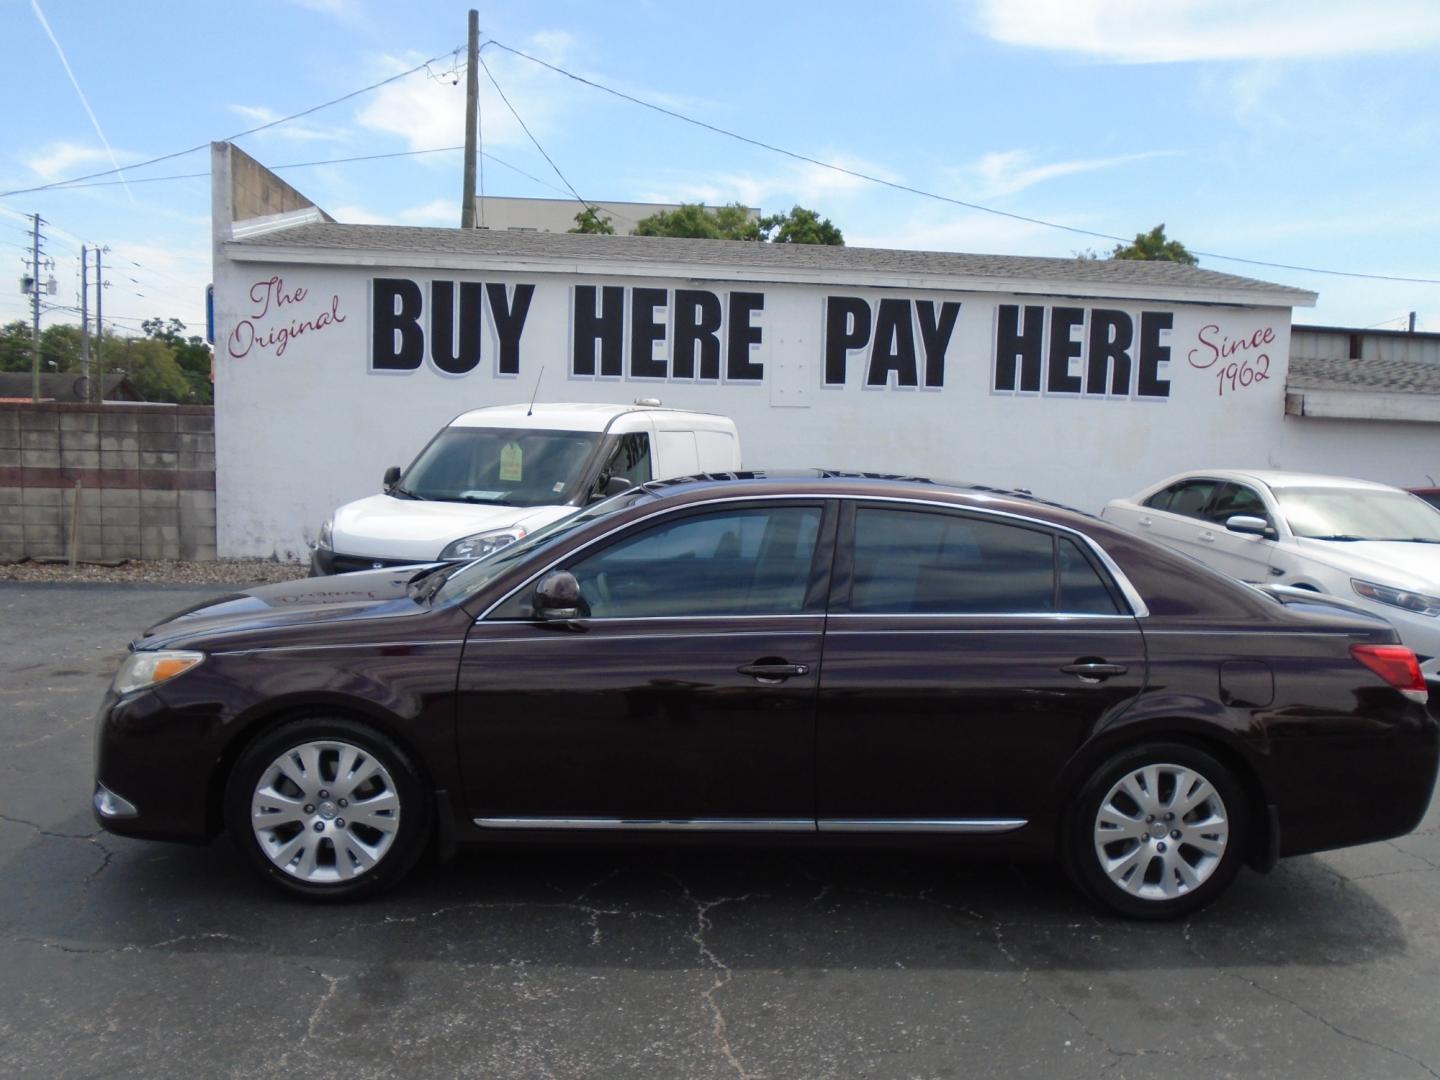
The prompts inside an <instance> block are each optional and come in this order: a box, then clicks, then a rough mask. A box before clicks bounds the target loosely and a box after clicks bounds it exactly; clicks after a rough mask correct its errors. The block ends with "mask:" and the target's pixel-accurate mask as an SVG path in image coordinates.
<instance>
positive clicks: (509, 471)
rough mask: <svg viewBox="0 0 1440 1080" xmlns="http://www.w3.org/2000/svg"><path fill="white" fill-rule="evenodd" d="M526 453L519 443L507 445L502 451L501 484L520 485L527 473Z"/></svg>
mask: <svg viewBox="0 0 1440 1080" xmlns="http://www.w3.org/2000/svg"><path fill="white" fill-rule="evenodd" d="M524 465H525V451H523V450H521V449H520V444H519V443H513V442H512V443H506V444H505V445H504V446H503V447H502V448H501V450H500V482H501V483H502V484H518V483H520V480H521V479H522V476H523V474H524V472H525V467H524Z"/></svg>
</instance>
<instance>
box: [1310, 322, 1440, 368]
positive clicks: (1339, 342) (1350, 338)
mask: <svg viewBox="0 0 1440 1080" xmlns="http://www.w3.org/2000/svg"><path fill="white" fill-rule="evenodd" d="M1290 358H1291V359H1292V360H1407V361H1415V362H1417V363H1424V364H1440V334H1427V333H1416V332H1415V331H1412V330H1376V329H1374V328H1367V329H1354V328H1352V327H1348V326H1294V327H1292V328H1291V331H1290Z"/></svg>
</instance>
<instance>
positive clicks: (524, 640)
mask: <svg viewBox="0 0 1440 1080" xmlns="http://www.w3.org/2000/svg"><path fill="white" fill-rule="evenodd" d="M817 618H819V616H817ZM569 621H570V622H572V623H578V624H581V625H584V624H588V623H590V622H600V621H601V620H599V619H571V620H569ZM609 621H613V622H625V621H626V620H624V619H614V620H609ZM493 625H496V626H515V625H519V626H529V625H531V624H530V623H525V622H511V621H510V620H509V619H506V620H505V621H504V622H500V623H495V624H493ZM755 633H757V634H764V635H765V636H766V637H805V638H818V637H819V636H820V633H821V629H820V627H819V626H816V627H815V629H814V630H757V631H755ZM724 636H725V635H724V634H721V633H713V634H703V633H694V634H684V633H680V634H626V635H625V636H624V638H609V639H607V640H610V641H622V640H623V641H648V640H650V639H652V638H654V639H656V640H659V641H676V640H679V639H681V638H705V639H706V640H707V641H715V640H718V639H721V638H723V637H724ZM732 636H734V637H737V638H739V637H749V636H753V635H752V634H749V633H737V634H734V635H732ZM475 640H476V641H477V642H482V643H484V644H486V645H529V644H531V643H532V642H539V641H569V642H578V641H579V640H580V639H579V638H577V637H576V636H575V635H574V634H549V635H546V634H535V635H526V636H525V637H482V638H477V639H475Z"/></svg>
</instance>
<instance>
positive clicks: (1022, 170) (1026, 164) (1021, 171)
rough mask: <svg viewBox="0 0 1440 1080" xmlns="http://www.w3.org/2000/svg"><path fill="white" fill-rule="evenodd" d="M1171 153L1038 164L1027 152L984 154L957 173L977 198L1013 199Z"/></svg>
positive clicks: (1147, 152) (1163, 152) (1160, 152)
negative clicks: (1039, 186) (1066, 178)
mask: <svg viewBox="0 0 1440 1080" xmlns="http://www.w3.org/2000/svg"><path fill="white" fill-rule="evenodd" d="M1169 153H1170V152H1169V151H1165V150H1150V151H1146V152H1144V153H1139V154H1121V155H1118V156H1116V157H1107V158H1081V159H1077V160H1074V161H1052V162H1048V163H1046V164H1037V163H1035V161H1034V155H1033V154H1031V152H1030V151H1028V150H998V151H994V152H992V153H988V154H984V155H982V156H981V158H980V159H979V160H978V161H976V162H975V163H974V164H972V165H968V166H965V167H963V168H961V169H959V170H958V171H957V179H958V180H959V181H960V183H962V184H963V185H964V186H965V189H966V190H967V191H968V192H971V193H973V194H974V196H975V197H976V198H989V199H993V198H998V197H1000V196H1002V195H1014V194H1015V193H1016V192H1019V191H1024V190H1025V189H1026V188H1028V187H1033V186H1035V185H1036V184H1042V183H1044V182H1045V181H1046V180H1054V179H1056V178H1058V177H1061V176H1073V175H1075V174H1076V173H1085V172H1097V171H1099V170H1102V169H1113V168H1116V167H1117V166H1120V165H1128V164H1130V163H1131V162H1136V161H1144V160H1146V159H1147V158H1155V157H1166V156H1168V155H1169Z"/></svg>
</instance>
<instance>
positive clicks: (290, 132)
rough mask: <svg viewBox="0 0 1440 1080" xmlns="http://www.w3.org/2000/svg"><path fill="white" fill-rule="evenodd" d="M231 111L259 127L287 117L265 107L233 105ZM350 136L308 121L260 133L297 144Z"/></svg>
mask: <svg viewBox="0 0 1440 1080" xmlns="http://www.w3.org/2000/svg"><path fill="white" fill-rule="evenodd" d="M230 111H231V112H233V113H236V114H238V115H240V116H243V117H244V118H245V119H246V120H248V121H249V122H250V123H251V124H253V125H257V126H258V125H260V124H269V123H273V122H274V121H276V120H279V119H280V118H281V117H282V116H284V115H285V114H284V113H279V112H276V111H275V110H274V109H271V108H269V107H267V106H265V105H231V106H230ZM348 134H349V133H348V132H347V131H345V129H344V128H326V127H319V126H317V125H315V124H312V123H310V122H309V121H306V120H291V121H288V122H287V123H284V124H281V125H279V126H278V127H273V128H267V129H266V130H265V131H263V132H260V136H270V135H273V136H278V137H281V138H285V139H293V140H294V141H296V142H342V141H344V139H345V138H346V137H347V135H348Z"/></svg>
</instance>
